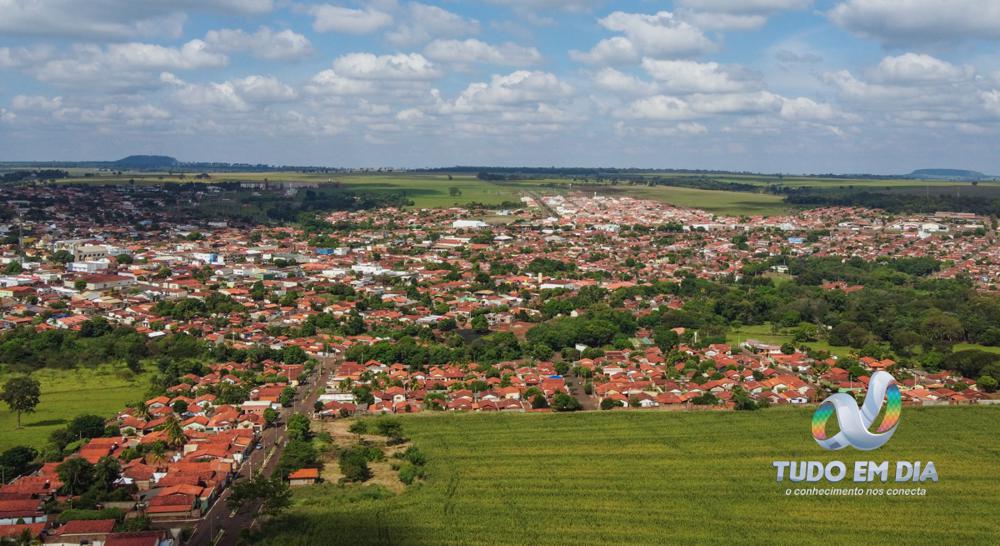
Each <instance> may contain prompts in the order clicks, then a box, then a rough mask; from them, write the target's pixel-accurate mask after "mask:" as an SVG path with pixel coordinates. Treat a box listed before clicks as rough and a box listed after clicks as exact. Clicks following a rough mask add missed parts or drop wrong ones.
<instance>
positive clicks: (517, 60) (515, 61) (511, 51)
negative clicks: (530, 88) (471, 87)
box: [424, 38, 542, 66]
mask: <svg viewBox="0 0 1000 546" xmlns="http://www.w3.org/2000/svg"><path fill="white" fill-rule="evenodd" d="M424 55H426V56H427V57H428V58H429V59H431V60H432V61H436V62H440V63H450V64H458V65H467V64H472V63H488V64H498V65H509V66H528V65H534V64H538V63H539V62H541V60H542V54H541V53H539V52H538V50H537V49H535V48H533V47H524V46H520V45H517V44H513V43H505V44H501V45H499V46H494V45H491V44H487V43H486V42H482V41H479V40H476V39H473V38H470V39H467V40H434V41H433V42H431V43H429V44H427V47H425V48H424Z"/></svg>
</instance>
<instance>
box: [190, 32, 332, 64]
mask: <svg viewBox="0 0 1000 546" xmlns="http://www.w3.org/2000/svg"><path fill="white" fill-rule="evenodd" d="M205 42H207V43H208V44H209V45H210V46H212V48H213V49H216V50H218V51H222V52H224V53H232V52H236V51H249V52H250V54H251V55H253V56H254V57H256V58H258V59H268V60H288V59H298V58H301V57H305V56H307V55H309V54H311V53H312V50H313V49H312V44H311V43H310V42H309V39H308V38H306V37H305V36H303V35H301V34H299V33H297V32H293V31H291V30H287V29H286V30H281V31H278V32H274V31H272V30H271V29H270V28H268V27H260V28H259V29H257V32H254V33H253V34H249V33H247V32H245V31H243V30H240V29H221V30H212V31H209V32H208V34H206V35H205Z"/></svg>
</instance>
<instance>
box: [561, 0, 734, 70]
mask: <svg viewBox="0 0 1000 546" xmlns="http://www.w3.org/2000/svg"><path fill="white" fill-rule="evenodd" d="M598 22H599V23H600V24H601V26H603V27H604V28H606V29H608V30H611V31H615V32H621V33H622V34H624V37H622V36H617V37H614V38H609V39H606V40H602V41H600V42H598V44H597V45H596V46H594V47H593V48H592V49H591V50H590V51H589V52H585V53H581V52H572V53H571V56H572V57H573V58H574V59H576V60H578V61H581V62H587V63H594V64H614V63H622V62H634V61H638V60H639V58H640V57H641V56H650V57H686V56H691V55H698V54H702V53H707V52H709V51H712V50H714V49H715V48H716V47H717V46H716V44H715V43H714V42H712V40H710V39H709V38H708V37H706V36H705V34H704V32H702V30H701V29H699V28H698V27H696V26H694V25H692V24H690V23H688V22H686V21H682V20H681V19H680V18H678V17H676V16H675V15H674V14H673V13H671V12H669V11H661V12H658V13H655V14H652V15H647V14H642V13H625V12H622V11H616V12H614V13H612V14H610V15H608V16H607V17H604V18H602V19H599V20H598Z"/></svg>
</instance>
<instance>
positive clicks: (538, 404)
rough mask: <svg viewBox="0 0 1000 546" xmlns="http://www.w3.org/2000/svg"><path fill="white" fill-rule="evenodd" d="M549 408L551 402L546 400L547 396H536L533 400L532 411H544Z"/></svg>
mask: <svg viewBox="0 0 1000 546" xmlns="http://www.w3.org/2000/svg"><path fill="white" fill-rule="evenodd" d="M547 407H549V401H548V400H546V399H545V396H543V395H541V394H536V395H535V396H534V397H533V398H532V399H531V409H544V408H547Z"/></svg>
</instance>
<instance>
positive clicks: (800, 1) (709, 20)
mask: <svg viewBox="0 0 1000 546" xmlns="http://www.w3.org/2000/svg"><path fill="white" fill-rule="evenodd" d="M810 4H812V0H678V2H677V6H678V7H679V8H681V9H680V10H679V11H678V15H679V16H680V17H681V18H683V19H684V20H685V21H689V22H690V23H692V24H694V25H695V26H697V27H699V28H704V29H712V30H754V29H757V28H760V27H762V26H764V24H765V23H767V18H768V17H770V16H771V15H773V14H775V13H777V12H779V11H784V10H797V9H803V8H806V7H808V6H809V5H810Z"/></svg>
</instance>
